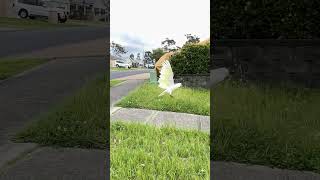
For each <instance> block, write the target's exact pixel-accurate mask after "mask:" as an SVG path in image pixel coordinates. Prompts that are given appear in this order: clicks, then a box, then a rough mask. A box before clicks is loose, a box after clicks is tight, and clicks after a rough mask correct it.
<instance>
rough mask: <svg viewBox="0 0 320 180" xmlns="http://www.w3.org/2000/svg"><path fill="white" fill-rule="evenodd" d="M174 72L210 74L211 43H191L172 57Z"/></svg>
mask: <svg viewBox="0 0 320 180" xmlns="http://www.w3.org/2000/svg"><path fill="white" fill-rule="evenodd" d="M171 64H172V69H173V72H174V73H175V74H176V75H181V74H208V73H209V65H210V44H209V43H208V44H206V45H200V44H189V45H185V46H183V47H182V49H181V50H180V52H178V53H176V54H174V55H173V56H172V58H171Z"/></svg>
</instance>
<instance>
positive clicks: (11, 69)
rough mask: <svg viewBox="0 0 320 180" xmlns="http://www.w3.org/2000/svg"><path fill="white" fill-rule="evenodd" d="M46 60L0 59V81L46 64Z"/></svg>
mask: <svg viewBox="0 0 320 180" xmlns="http://www.w3.org/2000/svg"><path fill="white" fill-rule="evenodd" d="M47 61H48V60H47V59H0V80H3V79H6V78H8V77H10V76H13V75H16V74H19V73H21V72H23V71H25V70H28V69H31V68H33V67H35V66H38V65H40V64H43V63H45V62H47Z"/></svg>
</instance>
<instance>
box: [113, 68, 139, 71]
mask: <svg viewBox="0 0 320 180" xmlns="http://www.w3.org/2000/svg"><path fill="white" fill-rule="evenodd" d="M139 69H140V68H130V69H127V68H117V67H112V68H111V70H112V71H132V70H139Z"/></svg>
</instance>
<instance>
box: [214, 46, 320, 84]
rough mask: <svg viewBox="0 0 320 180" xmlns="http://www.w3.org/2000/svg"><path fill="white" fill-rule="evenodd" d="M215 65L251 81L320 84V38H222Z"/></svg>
mask: <svg viewBox="0 0 320 180" xmlns="http://www.w3.org/2000/svg"><path fill="white" fill-rule="evenodd" d="M213 47H214V48H213V51H212V52H213V53H211V56H212V57H211V58H212V59H213V63H212V68H217V67H227V68H229V70H230V72H231V74H233V75H234V76H236V77H239V78H242V79H248V80H259V81H272V82H294V83H299V84H303V85H306V86H308V87H320V40H218V41H215V42H214V46H213Z"/></svg>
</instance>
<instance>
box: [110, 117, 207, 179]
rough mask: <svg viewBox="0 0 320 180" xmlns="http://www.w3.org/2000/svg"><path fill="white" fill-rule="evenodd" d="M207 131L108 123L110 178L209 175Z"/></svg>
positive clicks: (168, 177)
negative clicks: (109, 125)
mask: <svg viewBox="0 0 320 180" xmlns="http://www.w3.org/2000/svg"><path fill="white" fill-rule="evenodd" d="M209 152H210V147H209V135H208V134H205V133H201V132H198V131H183V130H177V129H172V128H168V127H165V128H156V127H153V126H147V125H142V124H127V123H120V122H116V123H112V124H111V151H110V153H111V157H110V160H111V169H110V170H111V174H110V176H111V179H119V180H122V179H159V180H161V179H186V180H187V179H209V176H210V173H209V172H210V161H209V157H210V156H209Z"/></svg>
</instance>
